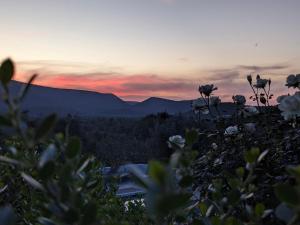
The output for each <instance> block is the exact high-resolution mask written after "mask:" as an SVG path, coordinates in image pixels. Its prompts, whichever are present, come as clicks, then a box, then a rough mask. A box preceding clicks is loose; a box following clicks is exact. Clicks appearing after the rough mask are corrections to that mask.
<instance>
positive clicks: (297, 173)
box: [287, 166, 300, 179]
mask: <svg viewBox="0 0 300 225" xmlns="http://www.w3.org/2000/svg"><path fill="white" fill-rule="evenodd" d="M287 171H288V172H289V174H291V175H292V176H294V177H296V178H297V179H300V166H289V167H287Z"/></svg>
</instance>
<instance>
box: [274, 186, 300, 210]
mask: <svg viewBox="0 0 300 225" xmlns="http://www.w3.org/2000/svg"><path fill="white" fill-rule="evenodd" d="M275 194H276V196H277V198H278V199H279V200H281V201H282V202H284V203H287V204H290V205H297V204H299V195H298V192H297V190H296V188H295V187H293V186H291V185H289V184H278V185H276V186H275Z"/></svg>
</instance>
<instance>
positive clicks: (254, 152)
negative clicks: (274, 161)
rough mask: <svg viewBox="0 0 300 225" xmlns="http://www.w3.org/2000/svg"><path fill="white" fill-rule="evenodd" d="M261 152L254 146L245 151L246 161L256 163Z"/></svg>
mask: <svg viewBox="0 0 300 225" xmlns="http://www.w3.org/2000/svg"><path fill="white" fill-rule="evenodd" d="M259 152H260V151H259V149H258V148H252V149H251V150H250V151H246V152H245V153H244V158H245V161H246V162H248V163H254V162H255V161H256V159H257V158H258V156H259Z"/></svg>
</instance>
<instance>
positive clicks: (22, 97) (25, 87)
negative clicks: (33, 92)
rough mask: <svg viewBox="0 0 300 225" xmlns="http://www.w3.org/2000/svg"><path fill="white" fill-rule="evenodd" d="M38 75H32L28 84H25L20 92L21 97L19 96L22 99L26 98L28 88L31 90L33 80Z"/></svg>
mask: <svg viewBox="0 0 300 225" xmlns="http://www.w3.org/2000/svg"><path fill="white" fill-rule="evenodd" d="M36 77H37V74H34V75H32V76H31V77H30V79H29V81H28V82H27V84H26V85H25V86H23V88H22V90H21V92H20V97H19V98H20V100H21V101H22V100H23V99H24V98H25V96H26V94H27V93H28V90H29V88H30V86H31V84H32V82H33V81H34V80H35V79H36Z"/></svg>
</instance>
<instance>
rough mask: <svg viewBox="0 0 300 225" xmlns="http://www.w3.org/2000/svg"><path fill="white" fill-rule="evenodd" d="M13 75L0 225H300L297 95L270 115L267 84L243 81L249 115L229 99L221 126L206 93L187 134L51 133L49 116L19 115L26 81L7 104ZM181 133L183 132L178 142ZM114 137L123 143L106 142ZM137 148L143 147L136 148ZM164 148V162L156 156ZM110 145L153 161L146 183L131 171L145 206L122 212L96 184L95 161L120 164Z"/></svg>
mask: <svg viewBox="0 0 300 225" xmlns="http://www.w3.org/2000/svg"><path fill="white" fill-rule="evenodd" d="M13 74H14V65H13V63H12V62H11V61H10V60H6V61H4V62H3V63H2V65H1V68H0V80H1V85H2V86H3V90H4V91H3V93H2V98H3V100H4V102H5V103H6V104H7V106H8V108H9V111H8V112H7V114H5V115H1V117H0V123H1V127H6V129H7V128H9V129H11V130H12V131H13V132H14V135H11V136H10V137H6V138H2V140H1V151H0V207H1V208H0V223H1V224H3V225H12V224H44V225H52V224H59V225H60V224H62V225H71V224H72V225H74V224H76V225H77V224H78V225H88V224H95V225H100V224H104V225H120V224H124V225H125V224H130V225H131V224H158V225H164V224H165V225H171V224H172V225H173V224H174V225H175V224H190V225H198V224H205V225H235V224H253V225H259V224H272V225H273V224H275V225H276V224H278V225H279V224H300V167H299V166H297V165H298V164H299V157H300V155H299V151H300V149H299V148H300V147H299V146H300V145H299V144H300V143H299V142H300V138H299V135H300V127H299V122H300V120H299V118H298V117H299V116H300V94H299V93H295V94H294V95H292V96H281V97H280V98H278V101H279V106H278V107H272V106H270V105H269V100H270V99H271V98H272V97H273V95H272V94H271V93H270V86H271V81H270V80H265V79H262V78H260V77H259V76H257V78H256V82H255V83H254V82H253V81H252V77H251V76H248V78H247V79H248V82H249V84H250V86H251V88H252V90H253V96H252V97H251V99H252V101H253V102H255V103H256V104H257V106H256V107H253V106H252V107H249V106H246V105H245V103H246V99H245V97H244V96H241V95H236V96H234V97H233V100H234V102H235V104H236V112H235V113H234V114H233V115H232V116H230V117H224V116H222V114H220V113H219V110H218V105H219V104H220V99H219V98H218V97H216V96H213V95H212V94H213V91H214V90H215V89H216V87H214V86H213V85H205V86H200V88H199V92H200V95H201V98H199V99H197V100H195V101H194V102H193V110H194V112H195V113H196V115H197V116H196V118H197V120H196V121H195V120H194V119H193V120H191V121H190V123H191V124H190V123H184V122H181V118H180V117H171V118H169V117H168V116H167V115H164V116H162V115H160V116H155V117H148V118H145V119H144V120H141V121H139V123H141V125H140V126H139V125H136V127H134V129H133V127H132V125H124V121H122V122H120V125H119V126H118V127H113V126H110V123H112V121H114V120H115V119H112V120H111V121H110V120H109V119H108V120H100V119H99V121H97V123H98V122H99V124H100V123H102V124H105V123H106V124H105V125H103V126H102V127H103V129H97V130H95V131H93V130H91V129H89V127H90V125H89V124H88V123H96V122H95V121H86V126H87V128H84V126H83V125H81V128H79V127H80V126H79V127H77V128H76V126H78V124H77V125H76V123H75V124H72V123H71V124H70V123H68V122H66V126H64V125H63V123H60V125H59V126H62V127H56V124H57V118H56V116H55V115H49V116H48V117H46V118H44V119H43V120H42V121H39V122H38V123H36V124H34V126H32V124H29V125H25V123H26V121H25V120H24V118H23V117H22V114H21V110H20V107H19V106H20V102H21V101H22V99H23V98H24V97H25V95H26V93H27V91H28V90H29V85H30V83H31V82H32V80H33V79H34V78H35V77H33V78H32V79H31V80H30V81H29V85H28V86H25V87H24V89H22V90H20V95H19V96H17V97H12V96H11V95H10V93H9V89H8V88H7V85H8V83H9V82H10V80H11V79H12V77H13ZM299 84H300V75H297V76H294V75H291V76H289V77H288V79H287V86H289V87H294V88H299V87H300V86H299ZM29 91H30V90H29ZM213 109H214V110H213ZM203 115H209V116H210V122H209V124H210V125H209V126H207V127H206V129H194V128H199V126H202V125H203V124H204V123H208V122H207V121H206V120H205V121H206V122H205V121H204V120H203ZM193 118H195V117H193ZM206 118H207V117H206ZM116 120H117V119H116ZM117 121H118V120H117ZM80 123H83V124H84V121H80ZM68 124H69V125H68ZM114 124H115V121H114ZM193 124H194V126H193ZM211 124H213V126H211ZM84 125H85V124H84ZM72 126H73V127H72ZM172 126H173V127H172ZM183 126H187V127H190V129H186V130H185V132H184V135H183V134H182V135H177V134H181V133H180V132H182V130H183V129H184V128H183ZM55 127H56V128H55ZM70 127H71V129H70ZM157 127H159V128H157ZM192 127H194V128H192ZM62 128H64V129H62ZM115 129H118V130H119V131H122V132H126V133H127V136H126V135H125V134H124V137H123V139H122V137H121V134H122V132H119V133H118V134H117V135H114V130H115ZM61 130H64V132H60V131H61ZM53 131H54V132H53ZM55 131H57V132H55ZM157 131H159V132H157ZM172 132H176V133H172ZM177 132H179V133H177ZM94 133H97V134H95V136H97V137H98V138H99V141H98V142H96V144H95V146H93V145H92V144H89V143H95V142H89V138H93V135H92V134H94ZM75 134H78V135H79V136H81V137H82V138H83V140H84V142H85V145H86V146H87V147H88V149H87V151H82V147H81V146H82V144H81V141H80V139H79V138H77V137H74V136H73V135H75ZM128 134H130V135H131V134H132V136H130V137H131V138H132V139H133V140H132V141H133V142H132V143H134V139H136V141H135V143H136V145H132V146H136V147H133V148H134V149H130V148H132V146H131V145H130V147H126V146H123V145H122V143H123V142H122V140H124V143H128V142H125V139H126V138H128V137H129V136H128ZM174 134H176V135H174ZM155 135H158V136H159V138H158V137H157V136H155ZM143 138H146V139H144V140H147V141H148V142H147V141H145V144H142V143H141V141H140V140H143ZM147 138H148V139H147ZM157 140H160V141H157ZM166 142H167V143H168V148H167V147H166V146H165V147H163V148H164V149H165V152H162V153H160V152H159V151H158V150H155V149H163V148H162V147H161V145H165V143H166ZM97 145H100V147H101V145H103V146H106V147H105V152H97V153H96V152H94V151H93V149H94V148H97ZM118 145H120V146H122V147H124V151H123V152H119V155H122V154H123V155H124V154H129V157H128V158H129V159H130V158H132V160H131V161H139V160H140V159H143V158H144V159H146V158H150V159H151V158H159V159H162V160H160V161H150V162H149V171H148V173H149V177H145V176H143V175H142V174H141V173H140V171H139V170H138V169H136V168H134V167H132V170H131V173H132V177H133V179H135V181H136V182H137V183H138V184H139V185H141V186H142V187H144V188H145V189H146V190H147V194H146V196H144V198H145V199H144V201H142V200H140V199H136V200H135V201H133V202H130V203H128V202H127V203H125V199H120V198H118V197H116V195H115V192H116V185H115V184H116V183H115V180H114V179H113V178H111V179H107V178H106V179H104V177H103V176H102V174H101V170H100V168H101V166H102V165H103V164H101V163H100V160H99V159H103V160H104V161H105V160H106V161H107V162H109V161H111V162H112V161H113V160H111V158H109V156H108V155H109V154H112V155H113V157H115V158H116V160H117V161H122V160H123V159H124V158H122V157H119V156H118V152H117V151H114V149H113V148H114V147H118V148H121V147H119V146H118ZM100 149H101V148H100ZM138 151H141V152H138ZM130 152H133V153H130ZM95 154H96V156H97V157H95ZM97 154H98V155H97ZM130 154H131V155H130ZM106 155H107V156H106ZM169 155H170V157H168V159H167V156H169ZM120 158H122V160H119V159H120Z"/></svg>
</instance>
